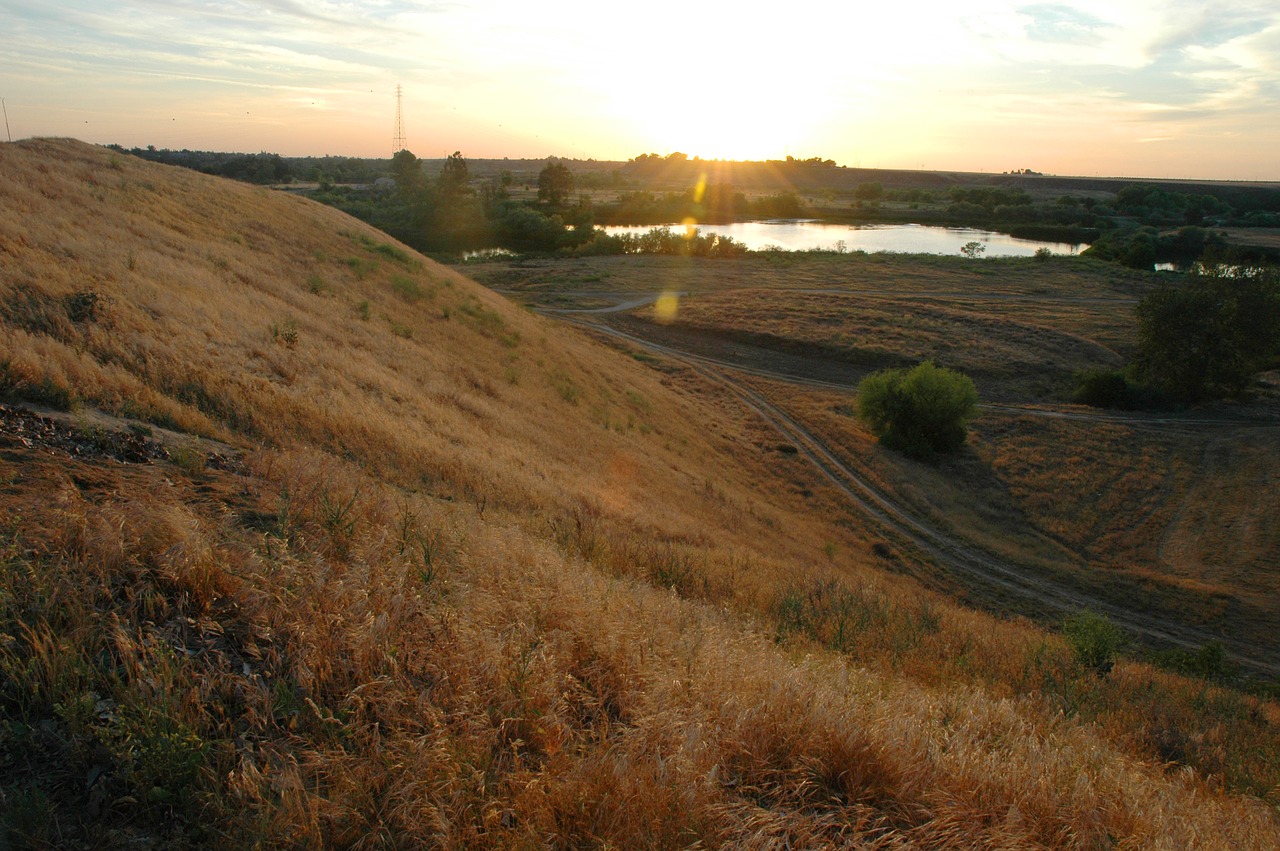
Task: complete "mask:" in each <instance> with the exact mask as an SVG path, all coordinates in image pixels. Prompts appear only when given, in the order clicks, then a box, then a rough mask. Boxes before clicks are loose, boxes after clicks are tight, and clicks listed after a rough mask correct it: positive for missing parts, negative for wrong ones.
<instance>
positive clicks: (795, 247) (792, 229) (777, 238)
mask: <svg viewBox="0 0 1280 851" xmlns="http://www.w3.org/2000/svg"><path fill="white" fill-rule="evenodd" d="M659 227H665V228H668V229H673V230H682V229H683V228H684V225H678V224H673V225H660V226H659ZM652 229H653V226H652V225H619V226H612V227H606V228H604V230H605V231H607V232H608V233H610V234H622V233H634V234H641V233H648V232H649V231H650V230H652ZM699 230H701V231H702V233H703V234H709V233H717V234H719V235H721V236H728V237H732V238H733V240H734V241H735V242H741V243H742V244H743V245H745V246H746V247H747V248H749V249H751V250H752V251H758V250H760V249H762V248H766V247H769V246H777V247H779V248H781V249H783V250H785V251H807V250H809V249H811V248H818V249H823V250H826V251H840V250H844V251H866V252H868V253H872V252H876V251H892V252H897V253H903V254H957V255H958V254H959V253H960V248H961V246H963V245H965V244H967V243H970V242H979V243H982V244H983V245H985V246H986V249H985V250H984V251H983V252H982V256H983V257H1031V256H1033V255H1034V254H1035V253H1036V251H1037V250H1038V249H1040V248H1047V249H1048V250H1049V251H1051V252H1053V253H1054V254H1076V253H1078V252H1080V251H1083V250H1084V249H1086V248H1088V247H1089V246H1088V245H1087V244H1084V243H1079V244H1072V243H1068V242H1040V241H1038V240H1034V239H1017V238H1015V237H1012V236H1009V235H1008V234H1007V233H997V232H995V231H989V230H979V229H977V228H944V227H937V226H934V225H833V224H827V223H824V222H815V221H806V220H800V219H775V220H770V221H763V222H734V223H732V224H726V225H700V226H699Z"/></svg>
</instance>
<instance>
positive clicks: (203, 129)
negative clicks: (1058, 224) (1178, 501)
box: [0, 0, 1280, 181]
mask: <svg viewBox="0 0 1280 851" xmlns="http://www.w3.org/2000/svg"><path fill="white" fill-rule="evenodd" d="M0 23H3V27H2V28H0V31H2V32H3V33H4V52H3V58H0V98H2V99H3V101H4V110H5V112H6V114H7V117H8V128H7V132H8V133H9V134H10V136H11V137H12V138H13V139H20V138H25V137H29V136H72V137H75V138H79V139H83V140H85V141H88V142H94V143H101V144H109V143H117V144H121V145H124V146H125V147H134V146H146V145H155V146H156V147H158V148H174V149H180V148H190V149H193V150H217V151H244V152H258V151H271V152H275V153H280V154H283V155H285V156H308V155H317V156H320V155H327V154H332V155H339V156H361V157H389V156H390V155H391V154H392V152H393V141H394V137H395V121H396V108H397V95H396V89H397V86H399V87H401V91H402V95H401V97H400V99H399V103H400V109H401V116H402V120H403V127H404V131H405V137H406V146H407V147H408V149H409V150H411V151H413V152H414V153H415V154H417V155H418V156H419V157H424V158H434V157H443V156H445V155H447V154H449V153H451V152H453V151H455V150H457V151H461V152H462V153H463V155H464V156H466V157H468V158H500V157H504V156H505V157H511V158H513V159H515V158H541V157H547V156H560V157H573V158H581V159H588V158H594V159H598V160H626V159H629V158H631V157H634V156H636V155H638V154H641V153H647V152H652V153H659V154H664V155H665V154H668V153H671V152H674V151H680V152H683V153H686V154H688V155H690V156H701V157H703V158H706V159H715V158H726V159H781V158H785V157H786V156H794V157H796V158H798V159H806V158H809V157H815V156H817V157H821V158H823V159H833V160H835V161H836V162H837V163H840V164H842V165H847V166H851V167H855V166H856V167H867V168H910V169H921V168H922V169H937V170H959V171H985V172H1000V171H1008V170H1013V169H1022V168H1030V169H1033V170H1035V171H1040V172H1044V173H1049V174H1063V175H1081V176H1095V175H1096V176H1128V177H1159V178H1164V177H1175V178H1177V177H1186V178H1201V179H1203V178H1209V179H1223V180H1271V181H1275V180H1280V2H1276V0H1258V2H1254V0H1221V2H1215V3H1200V2H1185V0H1065V2H1029V3H1017V2H1012V3H1011V2H996V0H964V2H955V0H951V2H927V3H926V2H914V0H899V2H888V0H874V2H867V0H842V2H834V0H825V2H815V0H788V2H785V3H768V4H766V3H757V2H752V0H733V2H697V0H687V2H668V0H648V1H647V2H628V3H622V2H615V0H591V2H588V0H542V2H528V0H526V1H525V2H507V0H502V1H501V2H498V0H494V2H481V1H480V0H476V1H475V2H468V0H457V1H456V2H451V0H439V2H436V1H435V0H0Z"/></svg>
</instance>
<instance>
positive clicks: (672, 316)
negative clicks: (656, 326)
mask: <svg viewBox="0 0 1280 851" xmlns="http://www.w3.org/2000/svg"><path fill="white" fill-rule="evenodd" d="M679 311H680V294H679V293H671V292H666V293H663V294H662V295H660V296H658V300H657V301H656V302H654V303H653V318H654V319H656V320H657V321H658V322H662V323H664V324H670V323H672V322H675V321H676V314H677V313H678V312H679Z"/></svg>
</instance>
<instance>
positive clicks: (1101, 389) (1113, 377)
mask: <svg viewBox="0 0 1280 851" xmlns="http://www.w3.org/2000/svg"><path fill="white" fill-rule="evenodd" d="M1075 377H1076V387H1075V391H1074V392H1073V393H1072V394H1071V401H1073V402H1075V403H1077V404H1080V405H1090V406H1092V407H1094V408H1119V409H1121V410H1132V409H1133V408H1136V407H1138V402H1139V399H1140V397H1141V395H1142V392H1141V389H1140V388H1139V387H1138V386H1137V385H1135V384H1134V383H1133V382H1131V381H1130V380H1129V377H1128V376H1127V375H1125V373H1124V370H1121V369H1084V370H1081V371H1079V372H1077V373H1076V376H1075Z"/></svg>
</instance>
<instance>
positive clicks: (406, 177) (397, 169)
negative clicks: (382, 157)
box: [391, 150, 426, 192]
mask: <svg viewBox="0 0 1280 851" xmlns="http://www.w3.org/2000/svg"><path fill="white" fill-rule="evenodd" d="M391 174H392V176H394V177H395V180H396V186H397V187H399V188H400V190H401V191H402V192H411V191H414V190H417V189H420V188H421V187H422V185H423V184H424V183H425V182H426V179H425V177H424V176H423V174H422V160H420V159H418V158H417V157H416V156H414V155H413V152H412V151H407V150H404V151H397V152H396V154H395V156H393V157H392V158H391Z"/></svg>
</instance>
